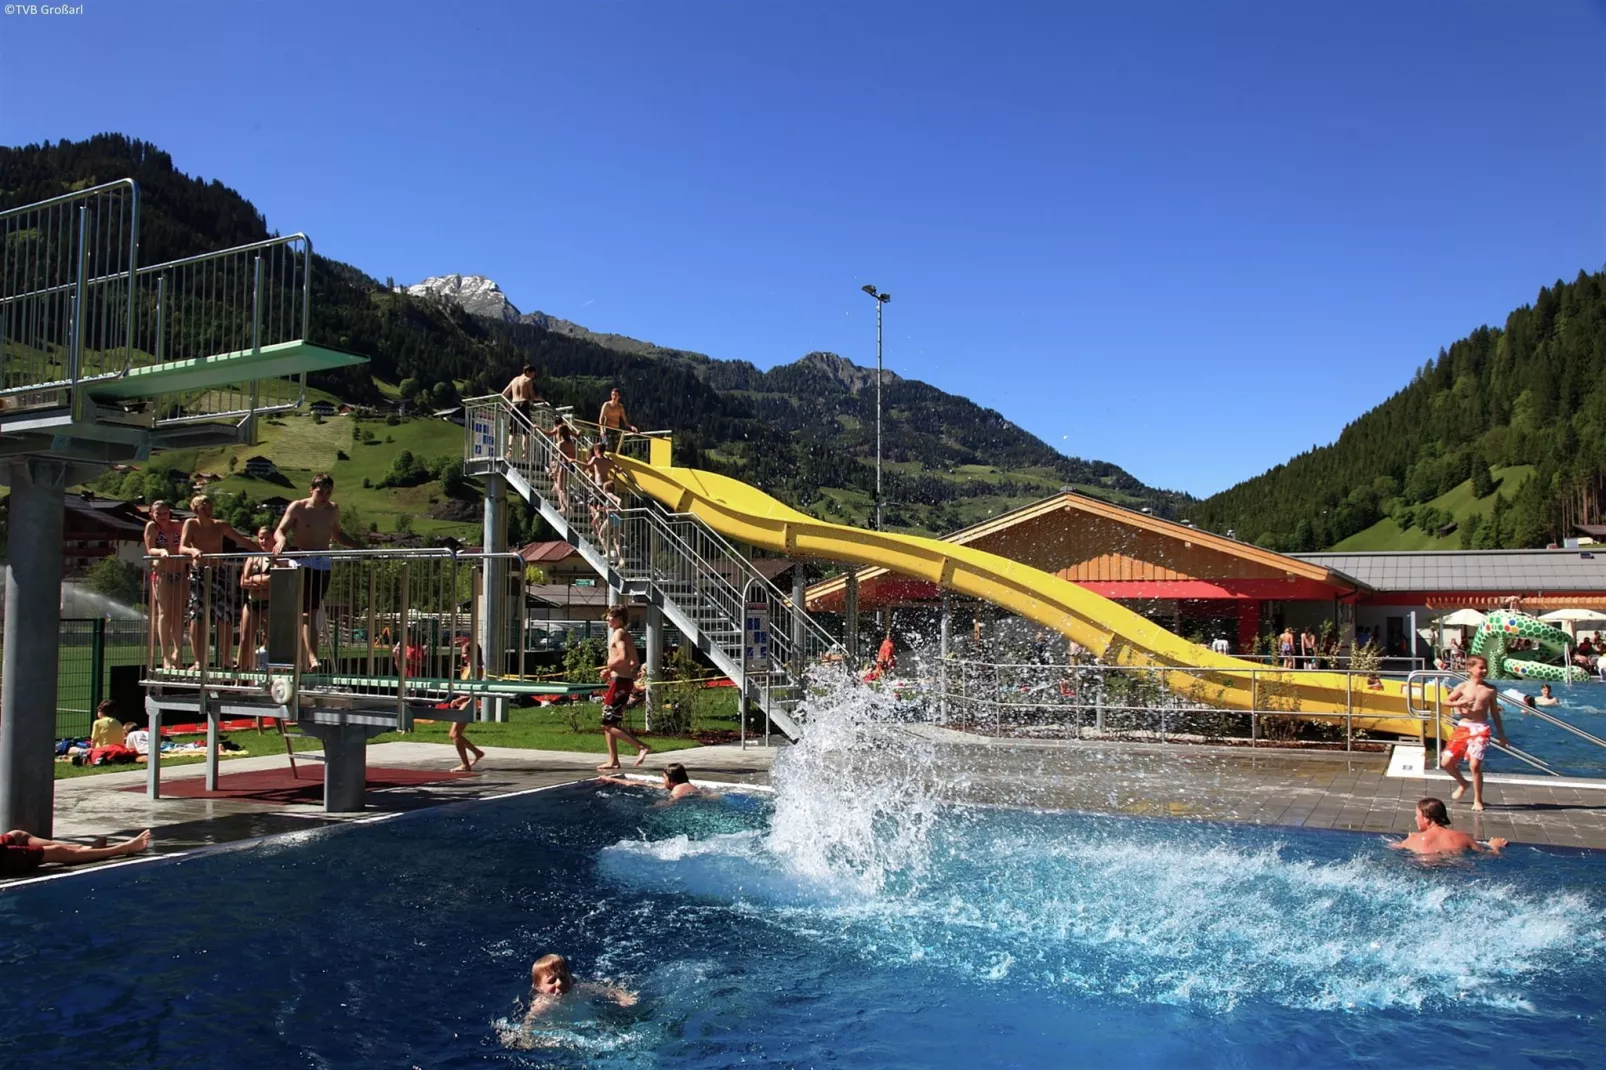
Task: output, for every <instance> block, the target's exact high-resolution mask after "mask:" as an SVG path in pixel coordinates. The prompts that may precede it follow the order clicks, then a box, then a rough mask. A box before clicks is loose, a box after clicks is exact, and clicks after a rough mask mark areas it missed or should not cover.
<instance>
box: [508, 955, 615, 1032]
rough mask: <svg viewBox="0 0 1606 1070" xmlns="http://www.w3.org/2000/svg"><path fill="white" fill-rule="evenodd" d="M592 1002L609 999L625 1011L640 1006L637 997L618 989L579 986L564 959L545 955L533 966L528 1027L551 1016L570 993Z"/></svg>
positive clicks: (590, 982) (527, 1019)
mask: <svg viewBox="0 0 1606 1070" xmlns="http://www.w3.org/2000/svg"><path fill="white" fill-rule="evenodd" d="M571 992H572V993H575V994H577V995H582V996H585V997H587V998H589V999H605V1000H607V1001H608V1002H610V1003H616V1004H618V1005H619V1006H621V1007H633V1006H635V1005H636V994H635V993H634V992H630V991H627V990H626V989H623V988H620V987H618V986H617V985H599V984H597V983H595V982H592V981H582V982H580V983H579V984H576V983H575V980H574V974H573V973H571V972H570V970H569V960H568V959H566V958H564V957H563V956H562V955H542V956H541V957H540V958H538V959H536V960H535V962H534V963H532V964H531V966H530V1011H529V1013H528V1014H526V1015H525V1016H524V1023H525V1024H526V1025H529V1024H530V1023H531V1022H532V1021H535V1020H537V1019H539V1018H540V1017H541V1016H543V1015H545V1014H548V1013H550V1012H551V1011H553V1010H554V1009H556V1008H557V1006H558V1005H559V1003H561V1002H562V1000H563V998H564V997H565V996H567V995H569V994H570V993H571Z"/></svg>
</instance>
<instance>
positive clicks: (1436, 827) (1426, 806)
mask: <svg viewBox="0 0 1606 1070" xmlns="http://www.w3.org/2000/svg"><path fill="white" fill-rule="evenodd" d="M1389 846H1390V847H1393V848H1396V849H1398V850H1402V851H1414V852H1416V853H1417V854H1419V855H1458V854H1460V853H1461V852H1463V851H1477V852H1480V853H1482V852H1483V851H1488V852H1489V853H1490V854H1499V853H1500V849H1501V848H1502V847H1505V846H1506V841H1505V840H1503V839H1501V838H1500V837H1498V836H1496V837H1495V838H1494V839H1492V840H1490V841H1489V846H1488V847H1484V846H1483V845H1482V844H1480V843H1479V842H1478V841H1477V840H1475V839H1473V838H1472V837H1471V836H1468V835H1467V834H1466V833H1465V832H1457V831H1455V830H1454V829H1452V828H1451V827H1450V814H1449V812H1448V811H1447V810H1445V808H1444V803H1443V801H1442V800H1439V799H1423V800H1421V801H1420V802H1418V803H1417V804H1416V831H1415V832H1413V833H1411V834H1410V835H1409V836H1407V837H1405V839H1403V840H1391V841H1390V842H1389Z"/></svg>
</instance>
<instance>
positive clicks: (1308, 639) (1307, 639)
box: [1299, 628, 1318, 669]
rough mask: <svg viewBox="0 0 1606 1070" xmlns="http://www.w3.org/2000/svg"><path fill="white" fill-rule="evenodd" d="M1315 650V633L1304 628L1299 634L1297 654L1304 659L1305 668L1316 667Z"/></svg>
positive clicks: (1316, 648)
mask: <svg viewBox="0 0 1606 1070" xmlns="http://www.w3.org/2000/svg"><path fill="white" fill-rule="evenodd" d="M1317 650H1318V647H1317V645H1316V633H1315V632H1313V631H1311V630H1310V629H1309V628H1306V629H1305V630H1304V631H1303V632H1301V633H1300V634H1299V652H1300V654H1301V655H1303V656H1304V658H1305V668H1307V669H1314V668H1315V667H1316V652H1317Z"/></svg>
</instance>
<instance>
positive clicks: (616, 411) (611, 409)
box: [597, 386, 636, 450]
mask: <svg viewBox="0 0 1606 1070" xmlns="http://www.w3.org/2000/svg"><path fill="white" fill-rule="evenodd" d="M597 426H598V427H599V428H601V429H602V435H601V438H602V442H603V444H604V445H606V444H607V442H608V432H609V431H617V432H618V433H619V436H618V440H617V442H616V443H615V445H614V449H616V450H617V449H618V448H619V446H621V445H623V444H624V440H625V433H624V429H625V428H627V427H628V428H630V430H632V431H634V430H635V429H636V425H635V424H633V423H631V422H630V417H628V416H626V415H625V403H624V402H622V401H620V400H619V388H618V387H617V386H616V387H614V388H613V393H611V394H609V395H608V400H607V401H604V402H603V403H602V411H601V412H599V413H597Z"/></svg>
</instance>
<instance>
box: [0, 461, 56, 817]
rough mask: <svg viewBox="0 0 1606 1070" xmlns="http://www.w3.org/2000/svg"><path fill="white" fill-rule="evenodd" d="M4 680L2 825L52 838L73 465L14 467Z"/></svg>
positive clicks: (0, 694)
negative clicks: (64, 544)
mask: <svg viewBox="0 0 1606 1070" xmlns="http://www.w3.org/2000/svg"><path fill="white" fill-rule="evenodd" d="M9 482H10V484H11V506H10V510H11V520H10V526H11V531H10V551H9V555H10V556H9V559H8V560H7V561H6V572H5V576H6V602H5V660H4V667H3V679H4V686H3V687H0V831H4V830H6V829H26V830H27V831H28V832H31V833H33V834H34V835H35V836H44V837H49V836H50V834H51V832H52V831H53V830H54V814H53V811H54V809H55V799H56V766H55V742H56V672H57V669H58V658H59V657H60V650H59V644H60V629H61V533H62V523H63V513H64V510H65V504H64V502H65V491H66V489H67V464H66V463H65V462H63V461H53V460H46V459H44V458H39V457H30V458H26V459H24V460H21V461H14V462H12V464H11V465H10V470H9Z"/></svg>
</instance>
